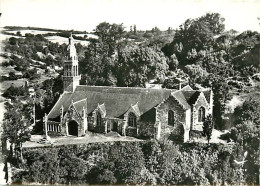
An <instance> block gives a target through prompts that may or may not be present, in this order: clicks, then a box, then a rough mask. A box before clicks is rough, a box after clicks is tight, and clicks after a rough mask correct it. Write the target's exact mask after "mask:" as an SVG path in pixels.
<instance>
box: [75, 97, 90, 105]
mask: <svg viewBox="0 0 260 186" xmlns="http://www.w3.org/2000/svg"><path fill="white" fill-rule="evenodd" d="M84 100H87V98H84V99H81V100H78V101H75V102H73V104H75V103H78V102H81V101H84Z"/></svg>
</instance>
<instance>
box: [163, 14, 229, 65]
mask: <svg viewBox="0 0 260 186" xmlns="http://www.w3.org/2000/svg"><path fill="white" fill-rule="evenodd" d="M223 23H224V18H222V17H221V16H220V14H218V13H207V14H206V15H204V16H201V17H199V18H197V19H188V20H186V21H185V23H184V24H182V25H181V26H180V28H179V29H178V30H177V31H176V33H175V36H174V39H173V41H172V43H170V44H167V45H165V46H164V47H163V48H162V51H163V52H164V53H165V55H166V56H167V57H170V56H171V55H172V54H173V53H176V56H177V58H178V60H179V62H180V65H181V66H185V65H187V64H191V63H193V59H188V58H187V55H188V52H190V51H192V49H195V50H196V51H200V50H203V49H207V48H209V46H210V45H212V43H213V42H214V36H216V35H218V34H220V33H222V32H223V31H224V28H225V25H224V24H223ZM179 43H182V45H183V47H182V50H181V52H178V51H176V50H175V48H176V47H175V46H176V44H179Z"/></svg>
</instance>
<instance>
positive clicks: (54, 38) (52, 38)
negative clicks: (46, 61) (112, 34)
mask: <svg viewBox="0 0 260 186" xmlns="http://www.w3.org/2000/svg"><path fill="white" fill-rule="evenodd" d="M45 38H46V39H48V40H49V41H51V42H53V43H59V44H60V45H62V44H64V43H65V44H69V41H68V38H66V37H61V36H47V37H45ZM74 42H75V43H80V44H81V45H84V46H87V45H88V44H89V41H81V40H76V39H75V40H74Z"/></svg>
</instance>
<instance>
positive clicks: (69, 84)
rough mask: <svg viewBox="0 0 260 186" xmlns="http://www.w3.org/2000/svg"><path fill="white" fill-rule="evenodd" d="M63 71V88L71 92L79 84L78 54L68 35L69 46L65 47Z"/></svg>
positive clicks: (72, 40) (71, 38)
mask: <svg viewBox="0 0 260 186" xmlns="http://www.w3.org/2000/svg"><path fill="white" fill-rule="evenodd" d="M63 70H64V73H63V88H64V91H67V92H73V91H74V90H75V88H76V86H78V85H79V80H80V78H81V77H80V75H79V69H78V55H77V51H76V48H75V45H74V39H73V37H72V34H71V36H70V37H69V46H68V48H67V55H66V59H65V61H64V69H63Z"/></svg>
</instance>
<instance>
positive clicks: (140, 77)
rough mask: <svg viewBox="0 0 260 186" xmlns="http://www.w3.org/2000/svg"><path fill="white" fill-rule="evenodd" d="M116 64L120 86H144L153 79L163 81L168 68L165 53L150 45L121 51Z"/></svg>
mask: <svg viewBox="0 0 260 186" xmlns="http://www.w3.org/2000/svg"><path fill="white" fill-rule="evenodd" d="M116 64H117V69H118V70H117V72H116V73H117V74H116V77H117V85H118V86H131V87H134V86H140V87H144V86H145V83H146V82H148V81H149V80H152V79H158V80H160V81H163V80H164V78H165V74H166V72H167V70H168V64H167V62H166V58H165V56H164V55H163V53H162V52H159V51H156V50H154V49H151V48H148V47H132V48H126V49H124V50H122V51H120V52H119V54H118V61H117V63H116Z"/></svg>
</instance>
